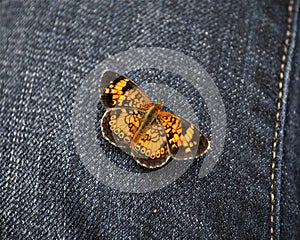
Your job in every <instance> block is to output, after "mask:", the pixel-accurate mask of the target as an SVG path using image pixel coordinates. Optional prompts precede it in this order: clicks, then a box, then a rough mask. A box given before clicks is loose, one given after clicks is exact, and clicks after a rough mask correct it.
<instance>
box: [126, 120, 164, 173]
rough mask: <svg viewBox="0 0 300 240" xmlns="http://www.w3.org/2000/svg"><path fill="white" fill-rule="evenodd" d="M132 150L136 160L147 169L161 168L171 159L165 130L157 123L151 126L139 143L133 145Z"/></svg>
mask: <svg viewBox="0 0 300 240" xmlns="http://www.w3.org/2000/svg"><path fill="white" fill-rule="evenodd" d="M131 148H132V152H131V154H132V155H133V157H134V159H135V160H136V161H137V162H138V163H139V164H140V165H142V166H144V167H147V168H157V167H161V166H163V165H164V164H166V163H167V162H168V160H169V158H170V153H169V151H168V143H167V139H166V133H165V130H164V128H163V126H162V125H161V124H158V123H156V122H153V123H152V124H151V125H150V127H149V128H148V129H147V130H146V131H145V132H144V133H143V134H142V135H141V137H140V138H139V139H138V141H137V142H133V143H132V146H131Z"/></svg>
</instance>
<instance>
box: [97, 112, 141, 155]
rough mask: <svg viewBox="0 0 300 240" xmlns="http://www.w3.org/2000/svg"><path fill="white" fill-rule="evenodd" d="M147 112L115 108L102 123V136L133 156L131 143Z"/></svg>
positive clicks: (105, 115)
mask: <svg viewBox="0 0 300 240" xmlns="http://www.w3.org/2000/svg"><path fill="white" fill-rule="evenodd" d="M144 114H145V112H143V111H141V110H138V109H128V108H114V109H110V110H108V111H107V112H106V113H105V114H104V116H103V117H102V121H101V128H102V134H103V136H104V138H105V139H106V140H108V141H109V142H110V143H111V144H113V145H115V146H117V147H119V148H121V149H123V151H125V152H126V153H128V154H131V148H130V143H131V141H132V139H133V136H134V134H135V133H136V132H137V130H138V128H139V127H140V125H141V122H142V119H143V116H144Z"/></svg>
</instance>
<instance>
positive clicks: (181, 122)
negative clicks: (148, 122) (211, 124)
mask: <svg viewBox="0 0 300 240" xmlns="http://www.w3.org/2000/svg"><path fill="white" fill-rule="evenodd" d="M158 121H159V122H160V123H161V125H162V126H163V127H164V129H165V132H166V137H167V142H168V147H169V151H170V154H171V156H172V157H173V158H174V159H176V160H187V159H193V158H196V157H199V156H201V155H202V154H204V153H205V152H206V151H207V150H208V148H209V144H210V143H209V141H208V139H207V138H206V137H205V136H204V135H203V133H202V132H201V131H200V130H199V129H198V128H197V127H196V126H195V125H193V124H192V123H190V122H189V121H187V120H185V119H183V118H181V117H179V116H177V115H176V114H173V113H170V112H160V114H159V117H158Z"/></svg>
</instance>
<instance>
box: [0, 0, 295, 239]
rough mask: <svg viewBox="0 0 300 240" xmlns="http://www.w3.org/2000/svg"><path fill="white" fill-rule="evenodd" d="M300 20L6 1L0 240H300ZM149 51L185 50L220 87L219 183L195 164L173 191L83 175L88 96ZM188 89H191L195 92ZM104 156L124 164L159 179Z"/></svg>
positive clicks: (210, 4) (194, 6)
mask: <svg viewBox="0 0 300 240" xmlns="http://www.w3.org/2000/svg"><path fill="white" fill-rule="evenodd" d="M288 6H292V7H293V8H292V9H289V8H288ZM298 11H299V0H295V1H293V0H291V1H289V0H284V1H279V0H276V1H269V0H263V1H262V0H253V1H237V0H230V1H221V0H216V1H210V0H203V1H183V0H182V1H145V2H144V1H88V0H79V1H55V0H54V1H17V0H4V1H1V2H0V23H1V29H0V79H1V87H0V97H1V110H0V121H1V127H0V133H1V137H0V143H1V144H0V146H1V151H0V161H1V164H0V238H1V239H300V227H299V226H300V207H299V206H300V162H299V156H300V150H299V143H300V128H299V122H300V101H299V100H300V99H299V90H300V83H299V81H300V66H299V62H300V46H299V43H300V34H299V29H298V28H299V27H298V26H300V21H299V18H298ZM289 17H291V19H292V21H291V22H290V23H289V22H288V19H289ZM288 26H290V29H289V31H290V34H288V36H287V33H286V31H287V28H288ZM286 39H288V41H289V42H288V43H287V42H285V41H286ZM138 47H163V48H169V49H174V50H177V51H180V52H183V53H184V54H186V55H188V56H190V57H191V58H193V59H194V60H196V61H197V62H199V63H200V64H201V65H202V66H203V67H204V68H205V69H206V71H207V72H208V73H209V74H210V75H211V76H212V78H213V79H214V81H215V84H216V85H217V87H218V89H219V91H220V94H221V96H222V98H223V101H224V104H225V107H226V114H227V133H226V142H225V146H224V151H223V153H222V155H221V157H220V159H219V161H218V163H217V165H216V166H215V167H214V169H213V171H211V172H210V174H209V175H208V176H206V177H205V178H199V177H198V171H199V169H200V167H201V161H194V162H193V164H192V165H191V167H190V168H189V169H188V171H187V172H185V173H184V174H183V175H182V176H181V177H180V178H179V179H178V180H177V181H175V182H173V183H172V184H170V185H169V186H167V187H165V188H163V189H160V190H158V191H155V192H148V193H143V194H141V193H139V194H138V193H126V192H120V191H118V190H114V189H111V188H109V187H107V186H105V185H104V184H102V183H101V182H99V181H97V180H96V179H95V178H94V177H93V176H92V175H91V174H90V173H89V171H88V170H87V169H86V168H85V167H84V165H83V164H82V162H81V160H80V156H79V155H78V153H77V150H76V148H75V146H74V141H73V135H72V129H73V128H74V127H76V126H72V124H71V111H72V104H73V102H74V96H75V95H76V91H77V89H78V88H79V87H80V86H81V83H82V81H83V79H85V78H87V77H88V75H89V73H90V72H91V71H93V69H94V68H95V67H96V65H97V64H99V62H101V61H103V60H104V59H105V58H106V57H107V56H109V55H113V54H116V53H119V52H122V51H125V50H127V49H130V48H138ZM285 47H287V51H286V53H285ZM283 55H284V56H285V58H286V59H285V60H283V59H282V56H283ZM282 64H284V68H283V70H281V69H282ZM281 71H282V72H283V74H284V79H283V84H284V88H283V89H284V90H283V97H282V100H281V101H280V104H281V107H280V109H279V110H280V119H279V120H278V126H277V127H276V131H278V133H279V134H278V137H277V138H276V139H277V143H278V144H277V147H276V149H275V150H276V153H277V154H276V157H275V158H273V157H272V155H273V154H272V152H273V150H274V149H273V144H274V133H275V124H276V113H277V112H278V105H277V101H278V92H279V90H278V83H279V82H280V81H281V78H280V72H281ZM141 73H142V74H141ZM129 74H131V76H134V75H135V74H136V75H135V76H137V75H142V76H148V77H153V78H156V79H158V81H159V79H160V78H167V77H168V76H169V75H168V73H162V72H160V71H158V70H151V71H150V70H149V71H148V70H147V69H146V70H145V69H144V70H141V71H140V72H138V73H129ZM147 74H148V75H147ZM174 79H175V80H174V81H175V82H176V79H178V81H177V84H173V85H174V88H176V89H178V90H179V91H180V89H182V86H185V85H184V84H186V83H184V81H181V80H180V78H179V77H177V78H176V76H175V77H174ZM145 80H146V78H145ZM192 87H193V86H190V88H192ZM186 95H187V96H190V97H191V96H192V95H189V94H186ZM194 97H195V98H196V99H198V98H201V96H194ZM191 104H192V105H193V107H194V109H195V111H196V112H197V114H199V115H200V116H202V115H201V114H204V115H205V113H201V108H199V106H198V105H197V103H196V102H193V101H191ZM101 111H102V112H101ZM101 114H103V109H102V108H101V106H99V118H100V117H101V116H102V115H101ZM204 115H203V116H204ZM97 121H99V119H95V126H97V124H96V123H97ZM98 130H99V129H98ZM95 131H97V129H96V127H95ZM100 135H101V134H100ZM100 137H101V136H99V138H100ZM101 144H102V147H103V148H104V149H105V151H107V154H108V155H109V154H111V156H112V159H111V160H112V161H113V162H115V163H116V164H117V165H118V166H120V167H122V168H124V169H128V170H129V171H137V172H139V171H141V172H142V171H146V170H143V169H141V168H139V166H136V165H134V164H133V163H131V162H130V160H128V162H125V163H124V162H118V159H117V158H115V159H114V157H113V156H116V155H114V154H112V152H113V151H117V150H115V149H114V148H112V147H111V146H110V145H109V144H107V143H106V142H105V141H102V142H101ZM128 159H129V158H128ZM272 163H275V165H274V166H275V167H274V168H273V167H272ZM272 173H274V180H272ZM272 184H273V187H272ZM272 194H273V195H274V197H275V199H274V200H273V199H272V197H271V196H272ZM272 206H273V208H272Z"/></svg>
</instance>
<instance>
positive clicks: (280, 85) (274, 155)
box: [270, 0, 294, 240]
mask: <svg viewBox="0 0 300 240" xmlns="http://www.w3.org/2000/svg"><path fill="white" fill-rule="evenodd" d="M293 8H294V0H290V2H289V6H288V19H287V30H286V34H285V36H286V39H285V41H284V47H283V55H282V57H281V62H282V63H281V65H280V73H279V83H278V99H277V112H276V122H275V132H274V142H273V151H272V162H271V175H270V180H271V187H270V188H271V192H270V201H271V213H270V240H274V238H275V236H274V233H275V227H274V221H275V220H274V219H275V190H274V188H275V181H276V173H275V168H276V158H277V145H278V135H279V126H280V114H281V106H282V104H281V101H282V96H283V84H284V76H285V72H284V71H285V64H286V58H287V54H288V48H289V43H290V37H291V28H292V22H293V19H292V17H293Z"/></svg>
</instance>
